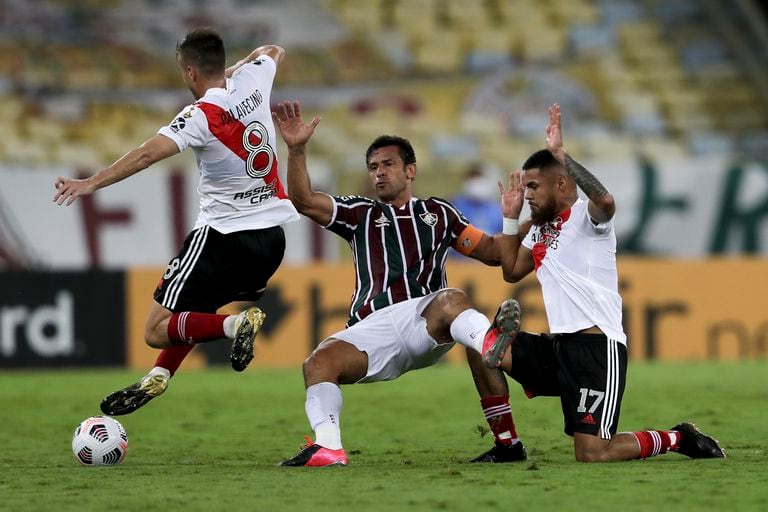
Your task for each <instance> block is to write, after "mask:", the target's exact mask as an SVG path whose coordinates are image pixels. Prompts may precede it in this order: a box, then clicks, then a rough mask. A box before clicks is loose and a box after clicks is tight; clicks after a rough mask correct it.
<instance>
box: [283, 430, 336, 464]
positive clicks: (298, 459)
mask: <svg viewBox="0 0 768 512" xmlns="http://www.w3.org/2000/svg"><path fill="white" fill-rule="evenodd" d="M304 439H306V440H307V444H305V445H304V446H302V447H301V451H300V452H299V453H297V454H296V455H294V456H293V457H291V458H290V459H288V460H284V461H283V462H282V463H281V464H280V465H281V466H289V467H297V466H311V467H316V468H321V467H326V466H346V465H347V464H349V460H348V459H347V453H346V452H345V451H344V448H340V449H338V450H329V449H328V448H325V447H322V446H320V445H319V444H315V442H314V441H312V440H311V439H310V438H309V437H306V436H305V437H304Z"/></svg>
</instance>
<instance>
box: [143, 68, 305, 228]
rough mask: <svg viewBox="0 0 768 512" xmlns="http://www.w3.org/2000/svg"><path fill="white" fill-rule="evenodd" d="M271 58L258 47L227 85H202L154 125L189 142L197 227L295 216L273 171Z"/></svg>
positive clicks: (182, 145)
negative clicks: (196, 95)
mask: <svg viewBox="0 0 768 512" xmlns="http://www.w3.org/2000/svg"><path fill="white" fill-rule="evenodd" d="M276 71H277V65H276V64H275V61H274V60H272V58H271V57H269V56H267V55H262V56H260V57H258V58H257V59H255V60H253V61H251V62H248V63H247V64H244V65H242V66H241V67H240V68H238V69H237V70H236V71H235V73H234V74H233V76H232V78H228V79H227V81H226V87H225V88H223V89H222V88H218V87H216V88H213V89H208V91H207V92H206V93H205V95H204V96H203V97H202V98H200V99H199V100H198V101H196V102H195V103H193V104H192V105H189V106H187V107H186V108H184V110H182V111H181V112H180V113H179V114H178V115H177V116H176V118H175V119H174V120H173V122H171V124H170V125H168V126H165V127H163V128H161V129H160V130H159V131H158V133H159V134H161V135H165V136H166V137H168V138H170V139H171V140H173V141H174V142H175V143H176V145H178V146H179V151H184V150H185V149H187V148H188V147H191V148H193V149H194V151H195V157H196V158H197V166H198V167H199V169H200V183H199V184H198V187H197V191H198V193H199V194H200V213H199V215H198V217H197V222H196V223H195V229H197V228H200V227H202V226H205V225H209V226H211V227H212V228H214V229H216V230H217V231H219V232H221V233H225V234H226V233H231V232H233V231H242V230H246V229H263V228H269V227H273V226H279V225H282V224H285V223H286V222H291V221H295V220H298V219H299V214H298V212H297V211H296V209H295V208H294V206H293V204H292V203H291V201H290V200H289V199H288V196H287V195H286V194H285V190H284V189H283V185H282V183H281V182H280V178H279V177H278V174H277V151H276V150H275V142H276V140H277V139H276V135H275V126H274V124H273V123H272V114H271V111H270V103H269V99H270V92H271V90H272V82H273V81H274V78H275V72H276Z"/></svg>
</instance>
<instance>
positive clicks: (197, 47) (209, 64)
mask: <svg viewBox="0 0 768 512" xmlns="http://www.w3.org/2000/svg"><path fill="white" fill-rule="evenodd" d="M176 52H177V53H178V54H179V55H181V58H182V59H183V60H184V61H185V62H186V63H187V64H189V65H191V66H194V67H196V68H197V69H198V70H200V72H201V73H202V74H203V75H204V76H206V77H212V76H218V75H223V74H224V67H225V62H226V59H227V57H226V53H225V51H224V41H223V40H222V39H221V36H220V35H219V33H218V32H216V31H215V30H213V29H211V28H204V27H203V28H196V29H194V30H193V31H192V32H190V33H189V34H187V35H186V36H184V39H182V40H181V42H180V43H177V44H176Z"/></svg>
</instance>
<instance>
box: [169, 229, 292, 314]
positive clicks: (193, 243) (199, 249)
mask: <svg viewBox="0 0 768 512" xmlns="http://www.w3.org/2000/svg"><path fill="white" fill-rule="evenodd" d="M283 254H285V234H284V233H283V228H281V227H279V226H276V227H272V228H267V229H253V230H247V231H236V232H234V233H229V234H226V235H225V234H222V233H219V232H218V231H216V230H215V229H213V228H212V227H210V226H204V227H202V228H199V229H196V230H194V231H192V232H191V233H190V234H189V235H188V236H187V239H186V240H185V241H184V247H183V248H182V249H181V252H180V253H179V255H178V256H176V257H175V258H173V259H172V260H171V262H170V263H169V264H168V267H167V268H166V269H165V273H164V274H163V277H162V279H161V280H160V283H159V284H158V285H157V289H156V290H155V295H154V296H155V300H156V301H157V302H158V303H159V304H161V305H162V306H165V307H166V308H168V309H170V310H171V311H173V312H178V311H195V312H199V313H213V312H215V311H216V310H217V309H219V308H220V307H221V306H223V305H225V304H228V303H230V302H233V301H254V300H256V299H258V298H259V297H261V295H263V293H264V289H265V288H266V286H267V281H268V280H269V278H270V277H272V274H274V273H275V271H276V270H277V268H278V267H279V266H280V262H281V261H283Z"/></svg>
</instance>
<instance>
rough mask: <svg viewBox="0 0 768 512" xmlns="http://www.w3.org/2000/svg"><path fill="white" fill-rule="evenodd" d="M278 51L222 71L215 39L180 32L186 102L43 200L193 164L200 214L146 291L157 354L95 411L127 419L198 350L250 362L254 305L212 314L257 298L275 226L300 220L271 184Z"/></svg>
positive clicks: (269, 269) (271, 264)
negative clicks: (112, 158)
mask: <svg viewBox="0 0 768 512" xmlns="http://www.w3.org/2000/svg"><path fill="white" fill-rule="evenodd" d="M283 55H284V51H283V49H282V48H280V47H279V46H272V45H267V46H261V47H259V48H257V49H255V50H254V51H253V52H251V54H250V55H248V56H247V57H246V58H245V59H243V60H241V61H239V62H238V63H236V64H235V65H233V66H231V67H230V68H226V69H225V61H226V57H225V52H224V42H223V41H222V39H221V37H220V36H219V35H218V34H217V33H216V32H214V31H213V30H210V29H196V30H194V31H192V32H190V33H189V34H187V35H186V37H184V39H183V40H182V42H181V43H180V44H179V45H178V46H177V48H176V61H177V63H178V65H179V67H180V69H181V72H182V78H183V80H184V83H185V84H186V85H187V87H189V90H190V91H191V92H192V95H193V96H194V98H195V100H196V101H195V103H193V104H191V105H189V106H188V107H186V108H184V110H182V111H181V112H180V113H179V114H178V115H177V116H176V118H175V119H174V120H173V122H172V123H171V124H170V125H169V126H166V127H164V128H161V129H160V131H159V132H158V134H157V135H155V136H154V137H152V138H151V139H149V140H148V141H146V142H145V143H144V144H142V145H141V146H140V147H138V148H136V149H134V150H132V151H130V152H128V153H127V154H126V155H125V156H123V157H122V158H121V159H119V160H118V161H117V162H115V163H113V164H112V165H110V166H109V167H107V168H106V169H104V170H102V171H99V172H98V173H96V174H94V175H93V176H91V177H89V178H87V179H84V180H74V179H69V178H62V177H60V178H58V179H57V180H56V195H55V196H54V198H53V199H54V201H56V202H57V203H58V204H63V203H64V202H66V204H67V205H70V204H72V202H74V201H75V200H76V199H77V198H78V197H80V196H82V195H86V194H91V193H93V192H95V191H96V190H98V189H100V188H103V187H106V186H108V185H111V184H113V183H116V182H118V181H120V180H122V179H125V178H127V177H129V176H132V175H133V174H136V173H137V172H139V171H141V170H143V169H146V168H147V167H149V166H150V165H152V164H153V163H155V162H158V161H160V160H163V159H165V158H168V157H170V156H172V155H175V154H176V153H179V152H180V151H184V150H185V149H187V148H189V147H191V148H193V149H194V152H195V156H196V158H197V161H198V165H199V167H200V185H199V186H198V191H199V193H200V214H199V215H198V218H197V222H196V223H195V226H194V229H193V230H192V232H191V233H190V234H189V236H187V239H186V240H185V242H184V247H183V248H182V249H181V252H180V253H179V255H178V256H177V257H175V258H173V259H172V260H171V262H170V263H169V264H168V268H167V269H166V271H165V273H164V274H163V276H162V279H161V280H160V283H159V284H158V287H157V289H156V290H155V293H154V299H155V301H154V303H153V304H152V309H151V310H150V312H149V316H148V318H147V323H146V326H145V328H144V339H145V341H146V343H147V344H148V345H149V346H150V347H153V348H160V349H163V350H162V352H161V353H160V355H159V357H158V358H157V361H156V362H155V367H154V368H153V369H152V370H151V371H150V372H149V373H148V374H147V375H146V376H145V377H144V378H142V379H141V380H140V381H139V382H137V383H136V384H132V385H131V386H128V387H127V388H124V389H121V390H119V391H116V392H114V393H112V394H111V395H109V396H107V397H106V398H105V399H104V400H103V401H102V403H101V410H102V411H103V412H104V413H105V414H110V415H113V416H114V415H120V414H128V413H131V412H133V411H135V410H136V409H138V408H139V407H141V406H143V405H144V404H146V403H147V402H148V401H149V400H151V399H152V398H154V397H156V396H158V395H160V394H161V393H163V392H164V391H165V389H166V387H167V386H168V380H169V379H170V378H171V376H172V375H173V374H174V372H175V371H176V370H177V369H178V368H179V366H180V365H181V362H182V361H183V360H184V358H185V357H186V356H187V354H188V353H189V351H190V350H192V348H193V347H194V346H195V344H197V343H203V342H206V341H212V340H219V339H223V338H228V339H232V340H233V341H232V353H231V357H230V359H231V362H232V368H234V369H235V370H237V371H242V370H244V369H245V368H246V367H247V366H248V363H249V362H250V361H251V359H253V342H254V337H255V336H256V333H257V332H258V330H259V328H260V327H261V325H262V322H263V321H264V313H263V312H262V311H261V310H260V309H259V308H257V307H251V308H248V309H246V310H245V311H243V312H242V313H240V314H239V315H217V314H215V313H216V310H217V309H218V308H220V307H221V306H223V305H225V304H227V303H230V302H235V301H245V302H252V301H255V300H257V299H258V298H259V297H261V296H262V294H263V293H264V289H265V287H266V286H267V281H268V280H269V278H270V277H272V274H274V273H275V271H276V270H277V268H278V266H279V265H280V262H281V261H282V259H283V253H284V252H285V235H284V233H283V228H282V227H281V226H282V224H285V223H287V222H292V221H295V220H298V218H299V215H298V213H297V212H296V209H295V208H294V207H293V205H292V204H291V202H290V201H289V200H288V198H287V196H286V195H285V193H284V191H283V186H282V184H281V183H280V179H279V178H278V174H277V153H276V152H275V149H274V148H275V129H274V125H273V124H272V115H271V113H270V110H269V106H270V103H269V98H270V94H271V91H272V82H273V80H274V77H275V72H276V70H277V66H278V64H279V63H280V61H281V60H282V58H283Z"/></svg>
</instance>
